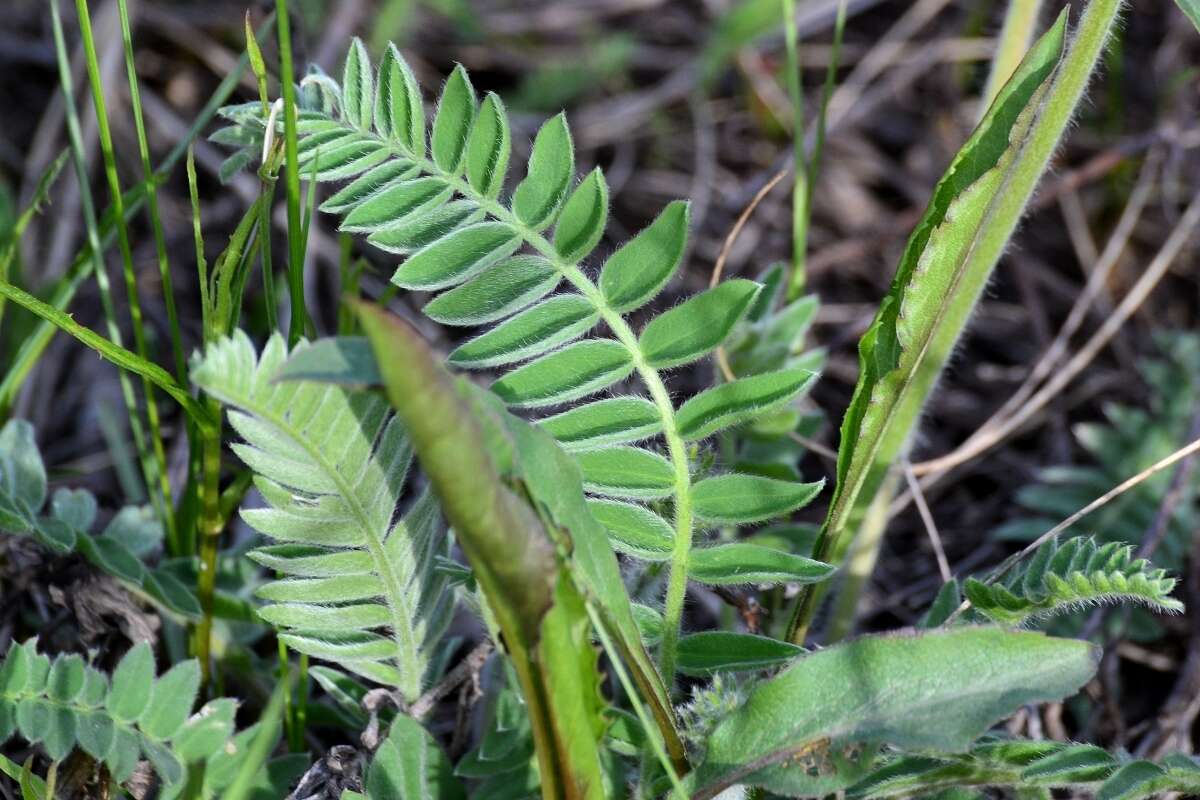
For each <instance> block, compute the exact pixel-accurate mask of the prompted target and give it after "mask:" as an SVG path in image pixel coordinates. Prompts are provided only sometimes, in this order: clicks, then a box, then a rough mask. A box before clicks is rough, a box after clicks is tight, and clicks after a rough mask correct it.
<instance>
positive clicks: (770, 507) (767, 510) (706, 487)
mask: <svg viewBox="0 0 1200 800" xmlns="http://www.w3.org/2000/svg"><path fill="white" fill-rule="evenodd" d="M824 485H825V481H824V480H820V481H816V482H815V483H793V482H791V481H781V480H776V479H774V478H763V477H759V476H757V475H718V476H716V477H714V478H705V479H704V480H702V481H700V482H699V483H697V484H696V486H695V489H694V491H693V493H692V497H693V501H694V502H695V506H696V516H698V517H700V518H701V519H705V520H708V521H709V522H718V523H729V524H737V523H749V522H760V521H762V520H765V519H770V518H772V517H779V516H783V515H784V514H787V513H790V512H792V511H795V510H796V509H797V508H800V507H801V506H804V505H807V504H808V503H809V502H811V501H812V499H813V498H814V497H816V496H817V494H818V493H820V491H821V488H822V487H823V486H824Z"/></svg>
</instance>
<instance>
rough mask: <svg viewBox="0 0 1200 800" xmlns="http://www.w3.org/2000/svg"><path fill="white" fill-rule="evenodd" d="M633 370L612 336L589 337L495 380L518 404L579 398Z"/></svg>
mask: <svg viewBox="0 0 1200 800" xmlns="http://www.w3.org/2000/svg"><path fill="white" fill-rule="evenodd" d="M631 372H633V359H632V357H631V356H630V354H629V351H628V350H627V349H626V348H625V347H624V345H621V344H619V343H617V342H614V341H612V340H610V339H588V340H586V341H582V342H578V343H576V344H573V345H570V346H568V347H564V348H563V349H562V350H558V351H556V352H554V353H551V354H550V355H548V356H543V357H542V358H539V359H538V360H536V361H532V362H530V363H529V364H526V365H525V366H523V367H520V368H518V369H515V370H513V371H512V372H510V373H508V374H507V375H505V376H504V377H503V378H500V379H499V380H497V381H496V382H495V383H493V384H492V391H493V392H495V393H496V395H497V396H498V397H500V399H502V400H504V401H505V402H506V403H508V404H509V405H511V406H515V407H518V408H521V407H524V408H535V407H537V406H549V405H554V404H555V403H566V402H569V401H571V400H578V399H579V398H580V397H586V396H587V395H589V394H593V393H595V392H598V391H600V390H601V389H605V388H608V387H609V386H611V385H613V384H614V383H616V382H617V381H619V380H622V379H623V378H625V377H627V376H628V375H629V373H631Z"/></svg>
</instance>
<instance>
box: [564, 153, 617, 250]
mask: <svg viewBox="0 0 1200 800" xmlns="http://www.w3.org/2000/svg"><path fill="white" fill-rule="evenodd" d="M607 222H608V184H607V183H605V181H604V173H603V172H601V171H600V168H599V167H596V169H594V170H592V171H591V172H589V173H588V176H587V177H586V178H584V179H583V181H582V182H581V183H580V184H579V185H578V186H576V187H575V191H574V192H572V193H571V196H570V197H569V198H567V202H566V204H565V205H564V206H563V210H562V214H560V215H559V217H558V223H557V225H555V227H554V247H555V249H557V250H558V254H559V255H560V256H562V257H563V260H564V261H579V260H580V259H582V258H583V257H584V256H586V255H587V254H588V253H590V252H592V250H593V249H594V248H595V247H596V245H597V244H599V243H600V238H601V237H602V236H603V235H604V226H605V224H606V223H607Z"/></svg>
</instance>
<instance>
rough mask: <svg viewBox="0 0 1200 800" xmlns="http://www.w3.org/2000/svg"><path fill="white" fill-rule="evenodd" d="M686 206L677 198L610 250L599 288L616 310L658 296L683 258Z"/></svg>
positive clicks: (687, 207)
mask: <svg viewBox="0 0 1200 800" xmlns="http://www.w3.org/2000/svg"><path fill="white" fill-rule="evenodd" d="M688 221H689V206H688V204H687V203H685V202H683V201H681V200H676V201H674V202H672V203H670V204H669V205H668V206H667V207H666V208H664V209H663V210H662V212H660V213H659V215H658V217H656V218H655V220H654V222H652V223H650V225H649V226H648V227H646V229H645V230H643V231H642V232H641V233H639V234H638V235H637V236H635V237H634V238H633V239H631V240H630V241H629V242H627V243H626V244H625V245H623V246H622V247H621V249H619V250H617V252H615V253H613V254H612V256H611V257H610V258H609V259H608V261H606V262H605V263H604V268H603V269H601V271H600V291H601V292H602V293H603V294H604V299H605V300H606V301H607V302H608V304H609V306H611V307H612V308H613V309H614V310H615V311H619V312H621V313H628V312H630V311H633V310H635V309H637V308H640V307H641V306H643V305H645V304H646V303H647V302H649V301H650V300H651V299H653V298H654V296H655V295H657V294H658V293H659V292H660V291H661V290H662V288H663V287H664V286H666V285H667V281H669V280H671V276H672V275H674V274H675V270H676V269H678V268H679V264H680V262H681V261H682V260H683V253H684V250H685V249H686V247H687V236H688Z"/></svg>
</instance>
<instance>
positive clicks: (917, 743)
mask: <svg viewBox="0 0 1200 800" xmlns="http://www.w3.org/2000/svg"><path fill="white" fill-rule="evenodd" d="M1098 658H1099V652H1098V650H1097V649H1096V648H1095V647H1093V646H1092V645H1090V644H1088V643H1086V642H1080V641H1074V640H1068V639H1054V638H1050V637H1047V636H1043V635H1042V634H1039V633H1032V632H1028V631H1006V630H1001V629H998V628H992V627H960V628H954V629H950V630H939V631H930V632H923V633H908V634H899V635H886V636H864V637H862V638H859V639H857V640H854V641H851V642H847V643H843V644H838V645H834V646H832V647H829V648H827V649H825V650H821V651H818V652H815V653H812V654H810V655H806V656H803V657H801V658H799V659H798V660H797V661H796V662H795V663H793V664H792V666H790V667H788V668H787V669H786V670H784V671H783V672H782V673H780V674H779V675H777V676H775V677H773V678H770V679H768V680H765V681H763V682H761V683H759V684H757V685H756V686H755V687H754V688H753V689H752V690H751V692H750V695H749V697H748V698H747V700H746V702H745V704H744V705H743V706H742V707H741V708H739V709H738V710H736V711H734V712H733V713H732V714H730V715H729V716H728V717H726V718H725V719H723V720H722V721H721V722H720V723H718V724H717V726H716V728H715V729H714V730H713V733H712V735H711V736H710V737H709V739H708V746H707V755H706V758H705V760H704V762H703V763H702V764H701V765H700V766H699V767H698V769H697V772H696V773H695V776H694V778H693V780H694V788H695V793H694V795H693V796H694V797H695V798H698V799H699V800H711V798H714V797H716V796H717V794H719V793H720V792H721V791H723V790H724V789H725V788H727V787H729V786H732V785H734V784H737V783H742V784H746V785H752V786H763V787H766V788H767V789H768V790H769V791H773V792H776V793H779V794H783V795H785V796H789V797H796V796H802V795H803V796H811V795H823V794H827V793H830V792H835V791H839V790H841V789H843V788H845V787H846V785H847V783H848V782H850V781H853V780H855V779H856V778H857V775H856V774H855V770H854V769H852V766H853V765H851V764H848V763H846V759H845V758H843V757H841V748H843V747H845V746H847V745H851V744H853V743H859V742H883V743H886V744H890V745H893V746H896V747H899V748H908V749H931V750H938V751H942V752H960V751H963V750H965V749H966V748H967V747H969V746H970V745H971V743H972V742H973V741H974V740H975V739H976V738H978V737H979V736H980V735H981V734H982V733H983V732H984V731H985V730H987V728H988V727H990V726H991V725H992V724H994V723H995V722H997V721H998V720H1000V719H1002V718H1003V717H1005V716H1007V715H1008V714H1011V713H1012V712H1014V711H1016V710H1017V709H1018V708H1020V707H1021V706H1022V705H1024V704H1026V703H1034V702H1043V701H1049V700H1059V699H1062V698H1063V697H1066V696H1068V695H1070V694H1073V693H1074V692H1075V691H1076V690H1077V689H1078V688H1079V687H1080V686H1082V685H1083V684H1084V683H1085V682H1086V681H1088V680H1089V679H1090V678H1091V676H1092V675H1093V674H1094V673H1095V670H1096V663H1097V661H1098ZM818 749H819V750H821V751H822V752H823V753H825V754H827V759H828V760H827V763H828V764H829V765H830V766H832V767H833V768H832V769H830V770H826V771H823V772H824V774H818V775H815V776H814V775H810V774H809V773H808V772H807V771H806V770H804V769H802V768H798V767H796V766H789V763H790V762H793V761H795V760H796V759H797V758H798V757H801V756H804V755H806V754H811V753H813V752H814V750H818Z"/></svg>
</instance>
